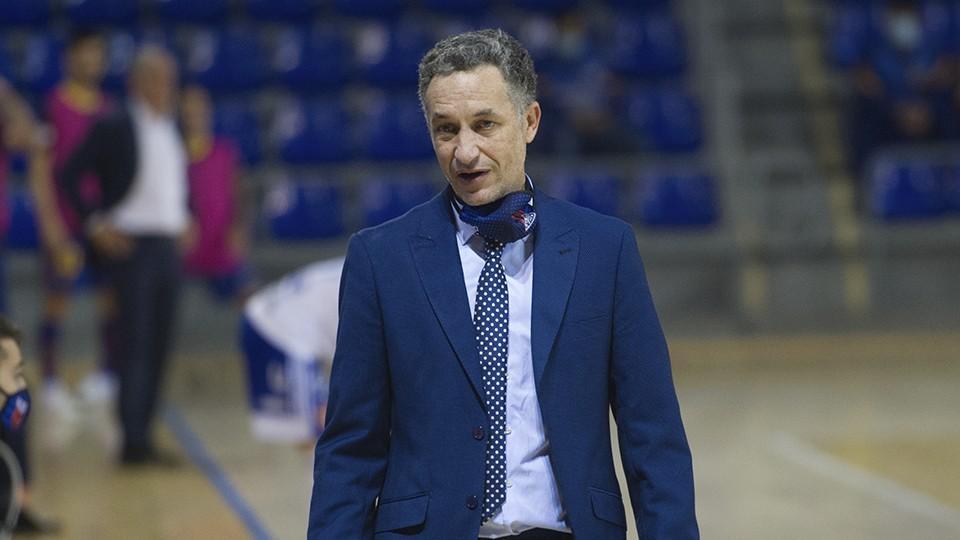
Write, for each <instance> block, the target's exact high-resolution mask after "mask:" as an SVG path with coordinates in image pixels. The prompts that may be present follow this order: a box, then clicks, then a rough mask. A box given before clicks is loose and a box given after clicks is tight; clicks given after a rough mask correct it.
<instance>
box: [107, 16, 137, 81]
mask: <svg viewBox="0 0 960 540" xmlns="http://www.w3.org/2000/svg"><path fill="white" fill-rule="evenodd" d="M106 41H107V72H106V74H105V76H104V78H103V87H104V89H106V90H107V91H108V92H111V93H113V94H124V93H126V87H127V75H128V73H129V72H130V66H131V65H132V64H133V58H134V57H135V56H136V55H137V47H138V46H139V45H138V43H137V37H136V36H135V35H134V34H132V33H130V32H126V31H123V30H118V31H116V32H111V33H110V34H109V35H107V37H106Z"/></svg>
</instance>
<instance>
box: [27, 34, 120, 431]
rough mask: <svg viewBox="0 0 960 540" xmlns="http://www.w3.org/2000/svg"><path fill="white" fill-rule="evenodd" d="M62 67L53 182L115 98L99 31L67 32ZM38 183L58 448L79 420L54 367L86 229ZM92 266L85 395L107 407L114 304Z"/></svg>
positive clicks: (46, 389) (46, 372) (41, 340)
mask: <svg viewBox="0 0 960 540" xmlns="http://www.w3.org/2000/svg"><path fill="white" fill-rule="evenodd" d="M64 64H65V68H66V74H67V76H66V78H65V79H64V80H63V82H61V83H60V85H58V86H57V87H56V88H54V89H53V91H51V92H50V94H49V95H48V96H47V99H46V104H45V112H46V119H47V122H48V123H49V125H50V128H51V134H52V146H51V153H52V161H53V163H52V166H53V175H54V179H55V178H57V177H59V175H60V173H61V171H62V169H63V167H64V164H65V163H66V162H67V159H68V158H69V157H70V155H71V154H72V153H73V151H74V150H75V149H76V148H77V146H78V145H79V144H80V142H81V141H83V139H84V138H85V137H86V135H87V132H88V131H89V130H90V127H91V126H92V125H93V124H94V122H95V121H96V120H97V119H99V118H101V117H102V116H103V115H104V114H106V113H107V112H108V111H109V110H110V109H111V100H110V99H109V98H108V97H107V96H106V95H105V94H104V93H103V92H102V91H101V89H100V84H101V82H102V80H103V76H104V72H105V69H106V49H105V43H104V39H103V37H102V36H101V35H100V34H99V33H97V32H95V31H92V30H86V29H79V30H76V31H75V32H74V33H73V34H72V35H71V37H70V40H69V43H68V46H67V49H66V54H65V57H64ZM84 184H85V185H84V194H85V196H86V197H88V198H89V199H91V200H95V199H96V198H97V197H98V193H97V192H96V191H97V189H96V182H95V178H92V177H90V175H88V177H87V178H85V179H84ZM38 188H39V189H47V190H51V191H53V192H54V193H55V196H56V201H57V202H56V212H54V213H52V215H50V216H48V219H47V221H48V222H49V223H47V224H46V228H47V229H49V230H50V234H48V235H46V238H45V242H44V245H43V251H42V258H41V259H42V262H43V289H44V295H45V302H44V306H43V315H42V318H41V321H40V324H39V328H38V331H37V334H38V335H37V339H38V344H39V347H38V351H39V354H40V361H41V366H42V369H43V377H44V386H43V393H42V397H43V400H44V404H45V405H46V407H45V410H46V411H48V412H49V413H50V414H49V417H50V422H48V423H47V425H46V427H47V433H46V434H45V435H46V439H47V442H48V443H49V444H50V445H52V446H55V447H61V446H63V445H65V444H66V443H67V442H69V440H70V438H71V437H72V436H73V434H74V433H75V431H76V427H77V424H78V423H77V420H78V419H77V418H76V412H75V411H76V410H77V408H76V406H75V403H74V401H75V399H74V397H73V394H72V393H71V392H70V389H69V388H68V387H67V386H66V385H65V384H64V383H63V381H62V379H61V378H60V377H59V373H58V370H57V364H58V363H59V350H58V349H59V345H60V341H61V339H60V335H61V326H62V320H63V317H64V316H65V315H66V311H67V307H68V304H69V300H70V296H71V294H72V293H73V291H74V290H75V284H76V278H77V275H78V274H79V272H80V270H81V269H82V266H83V265H82V264H81V258H80V257H79V256H78V254H79V253H82V252H81V251H80V249H79V248H78V246H79V245H81V243H82V241H81V237H82V233H83V231H82V227H81V225H80V221H79V219H78V218H77V216H76V213H75V212H74V211H73V210H72V209H71V208H70V205H69V204H67V202H66V197H65V196H64V194H63V193H62V191H61V190H60V189H59V188H58V187H57V186H56V185H55V183H52V184H51V185H50V187H47V186H39V187H38ZM87 266H88V268H89V269H90V271H91V276H92V278H93V280H94V283H96V285H97V289H98V311H99V312H100V341H101V349H102V353H101V354H102V360H101V366H100V369H99V370H97V371H95V372H93V373H91V374H90V375H88V376H87V377H86V378H85V379H84V380H83V381H82V382H81V384H80V394H81V396H82V397H83V398H84V399H85V400H86V401H89V402H92V403H95V404H102V405H105V404H106V403H108V402H110V401H112V398H113V396H114V394H115V392H116V382H115V376H114V373H115V371H116V369H115V359H114V358H113V356H114V355H113V350H114V349H115V345H114V343H113V341H114V335H113V334H114V333H115V328H114V326H115V321H114V320H113V317H112V315H111V313H112V312H113V308H112V306H113V301H112V297H111V294H110V292H109V290H108V289H107V288H106V287H105V285H104V284H102V283H101V282H100V280H99V279H98V274H99V272H97V268H96V264H95V258H91V259H90V260H89V261H88V265H87Z"/></svg>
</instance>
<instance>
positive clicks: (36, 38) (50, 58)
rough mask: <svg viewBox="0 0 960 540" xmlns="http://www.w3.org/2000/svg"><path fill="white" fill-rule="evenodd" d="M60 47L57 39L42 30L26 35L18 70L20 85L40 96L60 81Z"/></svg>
mask: <svg viewBox="0 0 960 540" xmlns="http://www.w3.org/2000/svg"><path fill="white" fill-rule="evenodd" d="M62 48H63V44H62V43H61V42H60V41H59V40H58V39H56V38H53V37H51V36H50V35H48V34H46V33H43V32H39V33H36V34H33V35H31V36H30V37H28V38H27V41H26V44H25V46H24V50H23V57H22V58H21V63H20V66H19V70H18V71H19V77H18V78H19V82H20V85H21V86H23V87H24V88H26V89H27V91H29V92H31V93H33V94H34V95H38V96H40V95H45V94H46V93H47V92H48V91H49V90H50V89H51V88H53V87H54V86H55V85H56V84H57V83H58V82H60V78H61V67H60V52H61V49H62Z"/></svg>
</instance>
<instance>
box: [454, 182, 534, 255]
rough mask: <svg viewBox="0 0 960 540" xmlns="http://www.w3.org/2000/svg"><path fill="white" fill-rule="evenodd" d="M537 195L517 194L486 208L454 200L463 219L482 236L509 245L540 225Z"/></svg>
mask: <svg viewBox="0 0 960 540" xmlns="http://www.w3.org/2000/svg"><path fill="white" fill-rule="evenodd" d="M532 202H533V193H531V192H529V191H515V192H513V193H509V194H507V195H506V196H505V197H503V198H502V199H499V200H496V201H493V202H492V203H489V204H484V205H482V206H468V205H466V204H464V203H463V202H462V201H460V200H458V199H456V197H454V205H455V206H456V207H457V209H458V210H459V213H460V219H462V220H463V222H464V223H469V224H470V225H473V226H474V227H476V228H477V232H479V233H480V235H481V236H483V237H484V238H487V239H490V240H497V241H499V242H503V243H504V244H509V243H510V242H513V241H515V240H519V239H521V238H523V237H525V236H527V235H528V234H530V233H531V232H532V231H533V229H534V228H536V226H537V213H536V212H535V211H534V210H533V204H532Z"/></svg>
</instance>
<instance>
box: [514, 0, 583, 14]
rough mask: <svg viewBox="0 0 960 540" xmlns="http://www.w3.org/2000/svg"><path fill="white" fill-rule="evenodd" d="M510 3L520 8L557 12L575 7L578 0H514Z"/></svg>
mask: <svg viewBox="0 0 960 540" xmlns="http://www.w3.org/2000/svg"><path fill="white" fill-rule="evenodd" d="M512 4H513V5H514V6H516V7H518V8H521V9H527V10H530V11H541V12H544V13H551V14H559V13H563V12H564V11H569V10H571V9H574V8H575V7H577V6H578V5H579V4H580V2H579V0H514V1H513V2H512Z"/></svg>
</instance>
